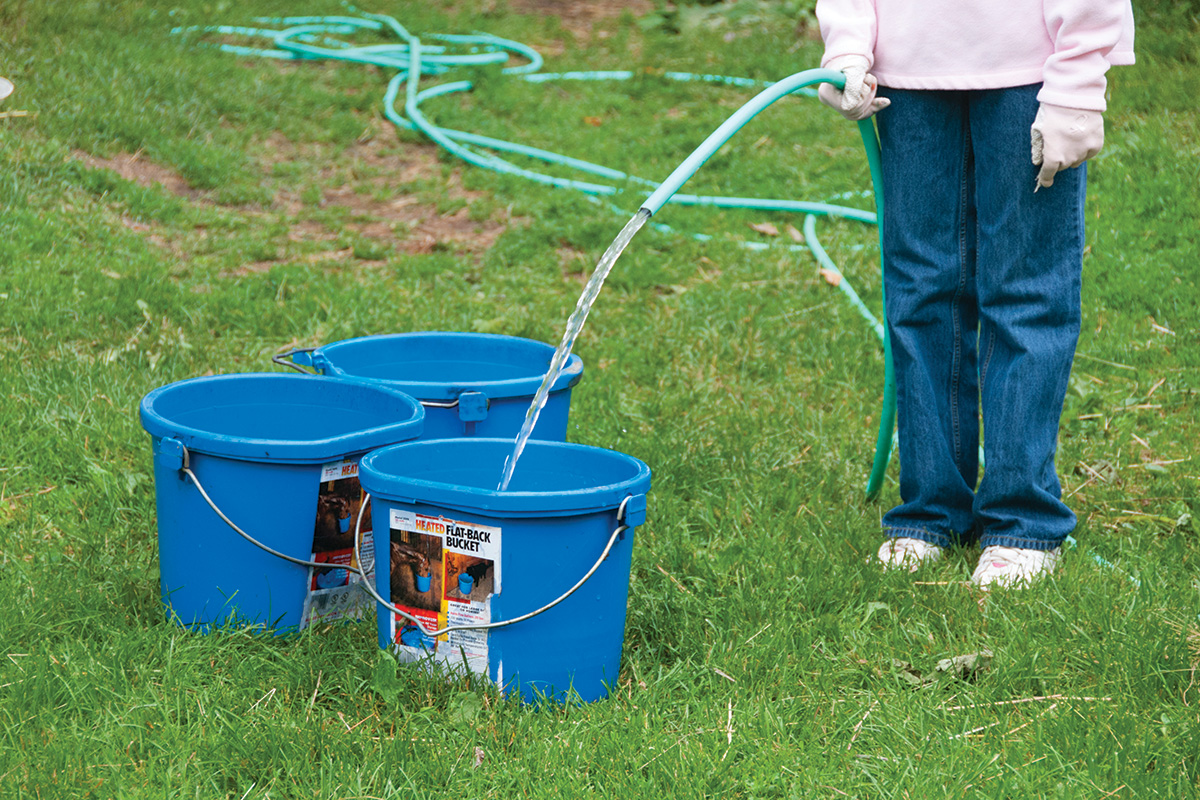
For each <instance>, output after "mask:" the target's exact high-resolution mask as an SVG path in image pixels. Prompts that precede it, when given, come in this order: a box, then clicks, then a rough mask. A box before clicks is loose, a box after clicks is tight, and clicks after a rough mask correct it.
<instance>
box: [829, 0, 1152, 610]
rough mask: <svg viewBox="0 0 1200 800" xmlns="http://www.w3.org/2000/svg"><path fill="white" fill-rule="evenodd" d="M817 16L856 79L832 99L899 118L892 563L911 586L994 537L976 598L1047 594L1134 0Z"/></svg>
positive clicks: (888, 159) (928, 0) (888, 126)
mask: <svg viewBox="0 0 1200 800" xmlns="http://www.w3.org/2000/svg"><path fill="white" fill-rule="evenodd" d="M816 12H817V19H818V21H819V22H820V26H821V35H822V37H823V38H824V40H825V56H824V58H823V59H822V66H825V67H826V68H829V69H834V70H840V71H842V72H843V73H845V75H846V86H845V89H844V91H837V90H835V89H834V88H833V87H832V86H830V85H829V84H823V85H822V86H821V88H820V91H819V94H820V97H821V99H822V101H823V102H825V103H826V104H828V105H831V106H833V107H834V108H836V109H837V110H838V111H840V112H841V113H842V115H843V116H845V117H847V118H849V119H853V120H861V119H866V118H867V117H870V116H871V115H872V114H874V113H876V112H877V111H881V110H883V109H886V110H885V111H883V113H881V114H879V116H878V117H876V122H877V125H878V130H879V139H880V144H881V149H882V167H883V196H884V217H883V219H882V220H881V221H880V224H881V225H882V226H883V249H884V263H885V269H884V288H885V294H886V298H887V301H886V308H885V313H886V315H887V320H888V326H889V334H890V337H891V339H890V343H891V348H892V358H893V363H894V365H895V372H896V406H897V418H898V428H899V437H900V448H899V456H900V498H901V503H900V505H898V506H897V507H895V508H893V509H891V510H890V511H889V512H888V513H887V514H886V515H884V518H883V526H884V529H885V534H886V535H887V536H888V537H889V538H888V539H887V541H885V542H884V544H883V546H882V547H881V548H880V549H879V559H880V561H881V562H882V563H883V564H884V565H885V566H887V567H899V568H906V569H909V570H915V569H916V568H917V567H918V566H919V565H920V564H922V563H924V562H926V561H933V560H935V559H937V558H940V557H941V556H942V555H943V553H944V552H945V548H946V547H949V546H951V545H954V544H960V543H968V542H972V541H974V540H976V539H978V540H979V543H980V545H981V546H982V547H983V553H982V555H981V557H980V559H979V566H978V567H977V568H976V569H975V572H974V574H973V575H972V581H973V582H974V583H975V584H976V585H978V586H980V587H982V588H984V589H987V588H989V587H991V586H992V585H1015V584H1019V583H1022V582H1029V581H1032V580H1035V579H1037V578H1038V577H1040V576H1042V575H1045V574H1048V573H1050V572H1052V571H1053V569H1054V567H1055V565H1056V564H1057V562H1058V558H1059V553H1060V549H1061V545H1062V542H1063V540H1064V539H1065V538H1066V536H1067V534H1069V533H1070V532H1071V530H1072V528H1074V526H1075V515H1074V514H1073V513H1072V512H1071V510H1070V509H1069V508H1067V506H1066V505H1065V504H1064V503H1063V502H1062V491H1061V488H1060V486H1059V482H1058V477H1057V475H1056V474H1055V469H1054V452H1055V448H1056V444H1057V436H1058V421H1059V416H1060V415H1061V414H1062V405H1063V399H1064V397H1065V395H1066V388H1067V378H1068V375H1069V374H1070V371H1071V361H1072V359H1073V358H1074V353H1075V344H1076V341H1077V339H1078V335H1079V324H1080V298H1079V291H1080V280H1081V275H1082V258H1083V205H1084V194H1085V175H1086V167H1085V166H1084V161H1086V160H1087V159H1089V158H1091V157H1092V156H1094V155H1095V154H1096V153H1097V152H1099V150H1100V147H1101V145H1102V144H1103V142H1104V123H1103V118H1102V116H1101V115H1102V112H1103V111H1104V110H1105V77H1104V76H1105V73H1106V72H1107V70H1108V68H1109V66H1110V65H1113V64H1131V63H1133V13H1132V9H1131V8H1130V3H1129V0H1010V2H1005V3H995V2H990V1H989V0H818V2H817V9H816ZM877 87H882V88H884V89H886V90H887V97H886V98H883V97H877V96H876V88H877ZM981 411H982V426H983V430H984V439H983V448H984V457H985V458H984V463H985V466H986V469H985V470H984V474H983V479H982V480H981V481H980V480H978V472H979V458H978V451H979V436H980V416H981V414H980V412H981ZM977 484H978V485H977Z"/></svg>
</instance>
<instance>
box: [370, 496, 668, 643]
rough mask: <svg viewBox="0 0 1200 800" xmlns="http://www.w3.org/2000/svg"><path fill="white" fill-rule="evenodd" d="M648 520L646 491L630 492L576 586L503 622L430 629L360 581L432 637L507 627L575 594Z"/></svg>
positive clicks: (377, 599) (374, 596) (393, 610)
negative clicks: (601, 547)
mask: <svg viewBox="0 0 1200 800" xmlns="http://www.w3.org/2000/svg"><path fill="white" fill-rule="evenodd" d="M370 499H371V495H370V494H367V495H365V496H364V497H363V502H362V504H361V505H360V506H359V507H358V518H357V519H356V520H355V523H354V560H355V562H356V563H358V564H362V556H361V554H360V553H359V549H358V543H359V539H360V538H361V533H362V518H363V511H364V510H366V507H367V502H368V501H369V500H370ZM645 520H646V495H644V494H639V495H629V496H627V497H626V498H625V499H624V500H622V501H621V505H620V506H618V507H617V523H618V524H617V527H616V529H615V530H614V531H613V532H612V535H610V536H609V537H608V542H607V543H606V544H605V545H604V550H603V551H602V552H601V553H600V557H599V558H597V559H596V563H595V564H592V567H591V569H589V570H588V571H587V572H586V573H584V575H583V577H582V578H580V579H579V580H578V581H576V582H575V585H574V586H572V587H571V588H570V589H567V591H565V592H563V593H562V594H561V595H559V596H558V597H556V598H555V599H553V600H551V601H550V602H549V603H546V604H545V605H544V606H542V607H541V608H538V609H536V610H534V611H530V612H529V613H527V614H522V615H520V616H519V617H513V618H512V619H506V620H500V621H499V622H485V623H480V624H479V625H447V626H446V627H444V628H439V629H438V630H436V631H429V630H426V629H425V626H424V625H423V624H421V620H419V619H417V618H416V617H414V616H413V615H411V614H409V613H408V612H406V611H404V610H403V609H401V608H397V607H396V606H394V605H392V604H391V603H389V602H388V601H386V600H384V599H383V598H382V597H380V595H379V592H378V591H376V589H375V587H374V586H372V585H371V582H370V581H364V582H363V583H361V584H359V585H360V586H362V587H363V588H364V589H366V590H367V593H368V594H370V595H371V597H373V598H375V602H377V603H379V604H380V605H381V606H383V607H384V608H386V609H388V610H389V611H391V612H393V613H396V614H399V615H400V616H401V617H404V619H406V620H408V621H409V622H411V623H413V624H414V625H416V626H417V628H419V629H420V631H421V633H423V634H424V635H426V636H428V637H430V638H432V639H436V638H437V637H439V636H443V635H445V634H447V633H449V632H450V631H480V630H490V629H492V628H503V627H506V626H508V625H515V624H517V623H518V622H524V621H525V620H527V619H532V618H533V617H536V616H537V615H538V614H542V613H544V612H546V611H549V610H550V609H552V608H554V607H555V606H556V605H558V604H559V603H561V602H562V601H564V600H566V599H567V598H568V597H570V596H571V595H573V594H575V592H576V591H577V590H578V589H579V587H581V586H583V585H584V584H585V583H587V581H588V579H589V578H591V577H592V575H594V574H595V572H596V570H598V569H600V565H601V564H603V563H604V559H606V558H608V554H609V552H610V551H611V550H612V548H613V545H614V544H616V543H617V542H618V541H619V540H621V539H624V538H625V531H627V530H629V529H630V528H634V527H637V526H638V525H640V524H641V523H642V522H644V521H645ZM359 574H362V573H361V572H360V573H359Z"/></svg>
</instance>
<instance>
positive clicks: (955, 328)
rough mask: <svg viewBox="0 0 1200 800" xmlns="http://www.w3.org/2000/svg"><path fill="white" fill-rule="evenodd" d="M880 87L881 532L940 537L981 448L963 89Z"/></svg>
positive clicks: (963, 508) (967, 500) (951, 528)
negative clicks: (890, 382) (894, 485)
mask: <svg viewBox="0 0 1200 800" xmlns="http://www.w3.org/2000/svg"><path fill="white" fill-rule="evenodd" d="M881 94H883V95H884V96H885V97H888V98H890V99H891V101H892V104H891V105H890V106H889V107H888V108H886V109H884V110H883V111H881V112H880V113H879V114H878V115H877V116H876V120H877V121H878V126H879V136H880V143H881V150H882V167H883V186H884V189H883V194H884V218H883V221H882V224H883V248H884V287H885V290H886V297H887V304H886V305H887V307H886V314H887V320H888V330H889V335H890V342H891V348H892V359H893V364H894V366H895V372H896V411H897V424H898V428H899V437H900V448H899V455H900V498H901V503H900V505H898V506H897V507H895V508H893V509H891V510H890V511H889V512H888V513H887V514H886V515H885V516H884V518H883V525H884V528H885V529H886V533H887V535H888V536H890V537H902V538H905V539H916V540H919V541H922V542H929V543H932V544H935V545H938V546H939V547H947V546H949V545H951V544H957V543H959V542H961V541H964V540H966V539H969V538H970V537H971V535H972V530H973V517H972V503H973V501H974V488H975V482H976V476H977V470H978V448H979V443H978V436H979V423H978V408H979V399H978V379H977V367H976V340H977V326H978V319H977V316H976V313H975V257H976V254H975V232H976V224H975V209H974V204H973V197H974V187H973V172H974V170H973V169H972V144H971V137H970V131H969V127H968V118H967V110H968V105H967V94H966V93H964V92H952V91H904V90H895V89H885V90H881ZM886 547H887V544H886V543H885V548H886ZM880 557H881V558H882V559H884V560H885V561H887V558H886V557H885V554H884V552H883V551H882V550H881V552H880Z"/></svg>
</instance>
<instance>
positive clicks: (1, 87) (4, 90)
mask: <svg viewBox="0 0 1200 800" xmlns="http://www.w3.org/2000/svg"><path fill="white" fill-rule="evenodd" d="M12 93H13V85H12V81H10V80H9V79H8V78H0V100H3V99H4V98H6V97H8V96H9V95H10V94H12Z"/></svg>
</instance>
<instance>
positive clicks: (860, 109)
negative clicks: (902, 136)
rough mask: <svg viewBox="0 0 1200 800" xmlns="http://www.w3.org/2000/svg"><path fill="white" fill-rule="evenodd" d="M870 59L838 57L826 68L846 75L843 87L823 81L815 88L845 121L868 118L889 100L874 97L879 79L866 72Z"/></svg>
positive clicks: (819, 95)
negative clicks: (839, 87) (837, 87)
mask: <svg viewBox="0 0 1200 800" xmlns="http://www.w3.org/2000/svg"><path fill="white" fill-rule="evenodd" d="M870 63H871V62H870V61H868V60H867V57H866V56H857V55H849V56H838V57H837V58H835V59H832V60H831V61H830V62H829V63H828V64H826V65H825V68H826V69H832V70H834V71H836V72H841V73H842V74H844V75H845V76H846V88H844V89H835V88H834V87H833V84H831V83H822V84H821V85H820V87H818V88H817V97H819V98H821V102H822V103H824V104H825V105H827V106H829V107H830V108H833V109H836V110H837V112H838V113H839V114H841V115H842V116H843V117H845V118H846V119H848V120H851V121H853V122H858V121H859V120H863V119H867V118H868V117H870V116H871V115H872V114H874V113H875V112H876V111H879V110H880V109H884V108H887V107H888V106H889V105H891V103H892V101H891V100H888V99H887V98H886V97H876V96H875V90H876V89H877V88H878V86H879V82H878V81H877V80H875V76H874V75H868V74H867V67H869V66H870Z"/></svg>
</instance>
